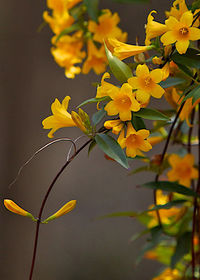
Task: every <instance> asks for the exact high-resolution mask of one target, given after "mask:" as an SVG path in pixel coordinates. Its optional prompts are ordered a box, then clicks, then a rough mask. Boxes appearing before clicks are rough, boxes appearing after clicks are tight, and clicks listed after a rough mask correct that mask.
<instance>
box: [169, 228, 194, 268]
mask: <svg viewBox="0 0 200 280" xmlns="http://www.w3.org/2000/svg"><path fill="white" fill-rule="evenodd" d="M191 238H192V233H191V232H184V233H183V235H181V236H180V237H179V238H178V240H177V245H176V249H175V252H174V254H173V256H172V258H171V265H170V266H171V268H172V269H174V268H175V266H176V264H177V263H178V262H179V261H180V260H181V259H182V258H183V257H184V255H186V254H187V253H189V251H190V247H191Z"/></svg>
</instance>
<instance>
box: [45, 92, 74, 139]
mask: <svg viewBox="0 0 200 280" xmlns="http://www.w3.org/2000/svg"><path fill="white" fill-rule="evenodd" d="M70 99H71V98H70V97H69V96H66V97H65V98H64V99H63V101H62V104H61V103H60V102H59V100H58V99H57V98H56V99H55V101H54V102H53V103H52V105H51V111H52V113H53V115H52V116H50V117H47V118H46V119H44V120H43V122H42V124H43V128H44V129H51V131H50V132H49V134H48V137H49V138H52V137H53V136H54V135H53V134H54V132H55V131H56V130H58V129H59V128H62V127H72V126H76V124H75V122H74V121H73V120H72V117H71V115H70V114H69V113H68V112H67V109H68V103H69V100H70Z"/></svg>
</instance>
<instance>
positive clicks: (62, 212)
mask: <svg viewBox="0 0 200 280" xmlns="http://www.w3.org/2000/svg"><path fill="white" fill-rule="evenodd" d="M75 206H76V200H71V201H69V202H67V203H66V204H65V205H64V206H63V207H61V208H60V210H58V211H57V212H56V213H54V214H53V215H51V216H50V217H48V218H47V219H46V220H44V221H43V223H45V224H47V223H48V222H49V221H52V220H54V219H57V218H59V217H61V216H63V215H65V214H67V213H69V212H71V211H72V210H73V209H74V208H75Z"/></svg>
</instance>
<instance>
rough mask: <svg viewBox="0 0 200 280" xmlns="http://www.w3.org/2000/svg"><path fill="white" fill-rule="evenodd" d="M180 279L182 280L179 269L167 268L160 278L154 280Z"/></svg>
mask: <svg viewBox="0 0 200 280" xmlns="http://www.w3.org/2000/svg"><path fill="white" fill-rule="evenodd" d="M179 279H181V276H180V273H179V271H178V270H177V269H171V268H166V269H165V270H164V271H163V272H162V273H161V274H160V275H159V276H157V277H154V278H153V279H152V280H179Z"/></svg>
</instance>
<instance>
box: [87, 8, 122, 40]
mask: <svg viewBox="0 0 200 280" xmlns="http://www.w3.org/2000/svg"><path fill="white" fill-rule="evenodd" d="M119 22H120V18H119V16H118V14H117V13H114V14H113V15H112V13H111V11H110V10H108V9H105V10H103V11H102V15H101V16H100V17H99V18H98V23H96V22H95V21H92V20H90V21H89V24H88V30H89V31H90V32H92V33H94V36H93V40H94V41H97V42H99V43H103V40H105V39H106V38H108V37H114V38H117V39H120V38H122V37H124V39H126V35H125V36H124V35H123V34H124V33H122V31H121V29H120V28H119V27H117V24H118V23H119ZM125 34H126V33H125Z"/></svg>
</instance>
